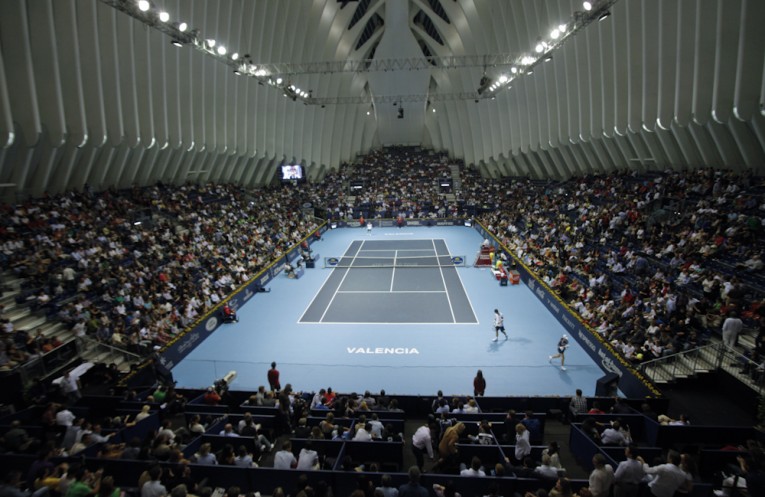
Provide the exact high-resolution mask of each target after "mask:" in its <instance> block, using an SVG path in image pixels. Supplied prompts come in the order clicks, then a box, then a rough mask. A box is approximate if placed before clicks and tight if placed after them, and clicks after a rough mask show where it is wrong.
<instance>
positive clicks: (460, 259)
mask: <svg viewBox="0 0 765 497" xmlns="http://www.w3.org/2000/svg"><path fill="white" fill-rule="evenodd" d="M452 264H454V265H455V266H459V265H462V264H465V258H464V257H460V256H459V255H455V256H454V257H452Z"/></svg>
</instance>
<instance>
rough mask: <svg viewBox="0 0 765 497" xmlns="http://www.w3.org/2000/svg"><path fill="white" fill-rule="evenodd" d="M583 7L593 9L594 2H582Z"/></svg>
mask: <svg viewBox="0 0 765 497" xmlns="http://www.w3.org/2000/svg"><path fill="white" fill-rule="evenodd" d="M582 8H584V10H586V11H587V12H589V11H591V10H592V2H584V3H582Z"/></svg>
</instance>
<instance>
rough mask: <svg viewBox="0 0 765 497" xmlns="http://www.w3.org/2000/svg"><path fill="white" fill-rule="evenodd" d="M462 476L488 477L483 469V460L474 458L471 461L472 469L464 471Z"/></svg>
mask: <svg viewBox="0 0 765 497" xmlns="http://www.w3.org/2000/svg"><path fill="white" fill-rule="evenodd" d="M463 466H464V465H463ZM460 476H486V473H485V472H484V470H483V468H481V460H480V459H478V457H476V456H473V459H472V460H471V461H470V467H469V468H464V469H462V470H461V471H460Z"/></svg>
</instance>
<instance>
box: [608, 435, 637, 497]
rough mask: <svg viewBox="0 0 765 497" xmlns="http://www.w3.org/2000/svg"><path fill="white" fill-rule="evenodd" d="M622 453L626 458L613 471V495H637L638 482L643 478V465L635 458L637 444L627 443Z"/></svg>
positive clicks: (633, 496)
mask: <svg viewBox="0 0 765 497" xmlns="http://www.w3.org/2000/svg"><path fill="white" fill-rule="evenodd" d="M624 455H625V456H627V459H625V460H624V461H621V462H620V463H619V465H618V466H617V467H616V471H615V472H614V497H637V495H638V492H639V490H640V487H639V485H640V482H642V481H643V479H644V478H645V470H644V469H643V465H642V464H641V463H640V462H639V461H638V460H637V457H638V456H639V454H638V448H637V445H635V444H630V445H628V446H627V447H626V448H625V449H624Z"/></svg>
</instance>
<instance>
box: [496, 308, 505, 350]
mask: <svg viewBox="0 0 765 497" xmlns="http://www.w3.org/2000/svg"><path fill="white" fill-rule="evenodd" d="M500 331H501V332H502V334H503V335H505V340H507V333H505V316H503V315H502V313H501V312H499V309H494V340H493V341H495V342H496V341H497V340H499V332H500Z"/></svg>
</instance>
